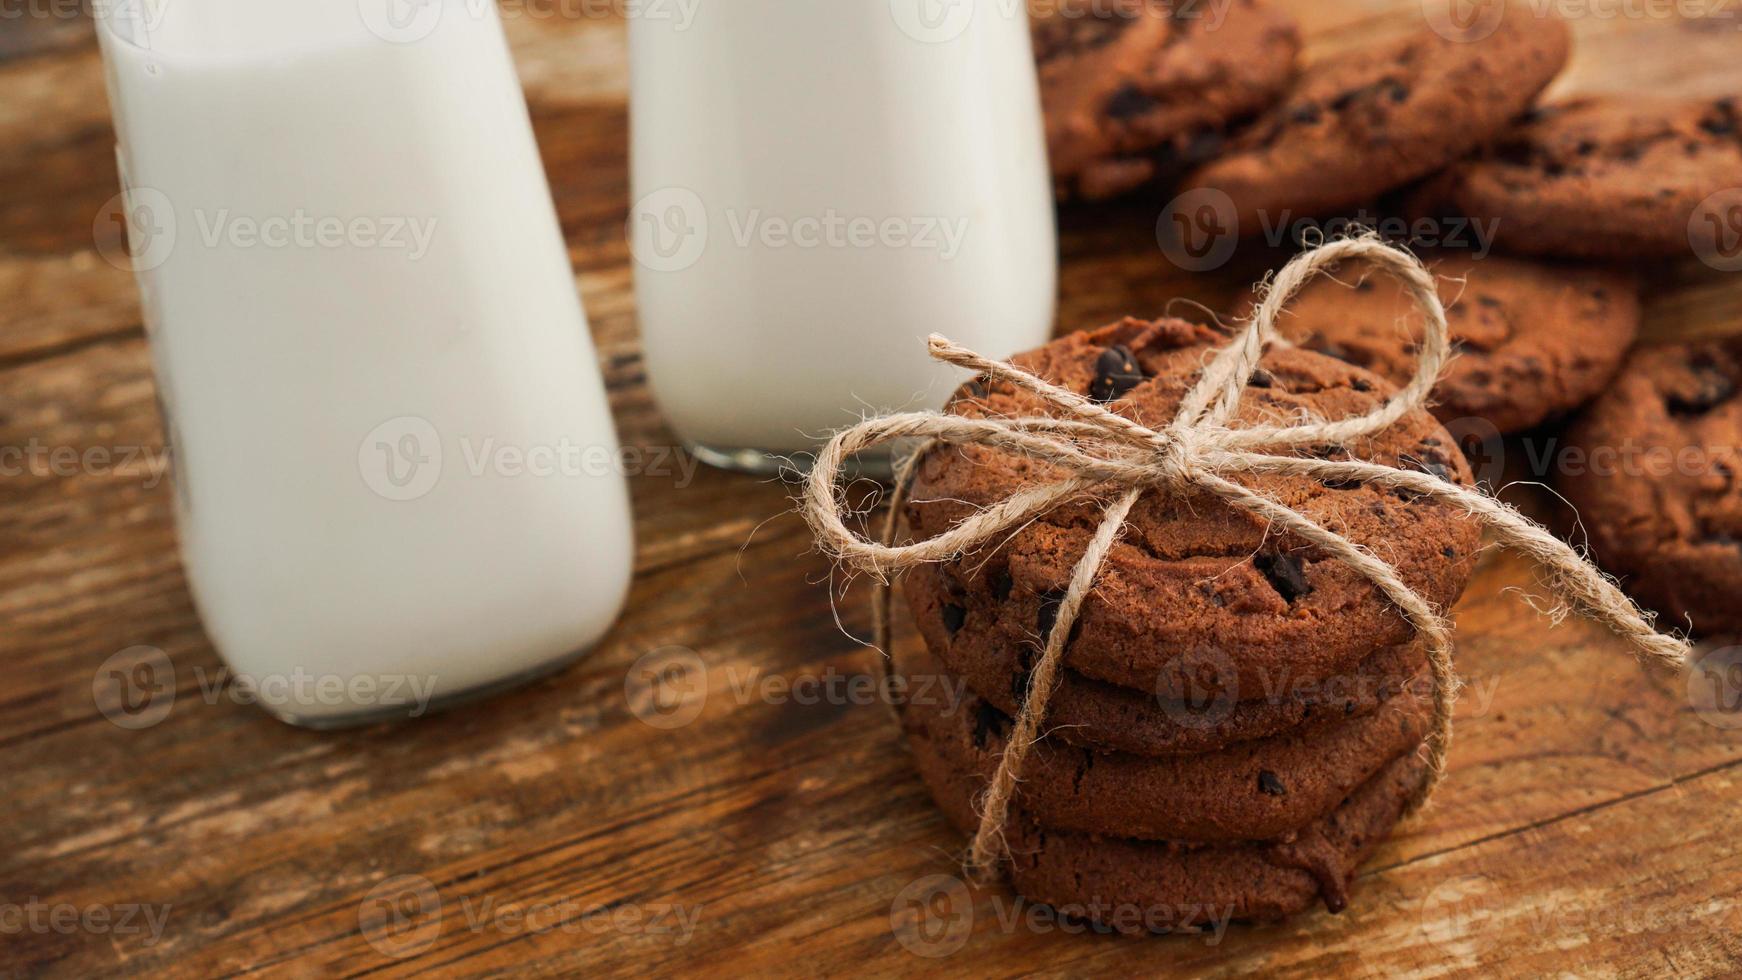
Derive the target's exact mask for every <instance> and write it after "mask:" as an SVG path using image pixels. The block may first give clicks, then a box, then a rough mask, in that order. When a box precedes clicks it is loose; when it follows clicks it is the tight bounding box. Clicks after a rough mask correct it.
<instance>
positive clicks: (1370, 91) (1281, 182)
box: [1186, 0, 1570, 236]
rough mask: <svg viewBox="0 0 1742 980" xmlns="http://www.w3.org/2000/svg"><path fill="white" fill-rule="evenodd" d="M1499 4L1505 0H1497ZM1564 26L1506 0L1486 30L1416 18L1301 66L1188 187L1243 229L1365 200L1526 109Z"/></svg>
mask: <svg viewBox="0 0 1742 980" xmlns="http://www.w3.org/2000/svg"><path fill="white" fill-rule="evenodd" d="M1501 2H1506V0H1501ZM1569 47H1570V42H1569V38H1568V33H1567V29H1566V26H1565V25H1564V24H1563V23H1562V22H1561V21H1559V20H1558V19H1556V18H1554V17H1552V16H1543V17H1538V16H1536V15H1535V14H1534V13H1533V12H1532V11H1531V9H1530V7H1529V5H1528V4H1526V3H1525V2H1524V0H1510V2H1509V4H1508V6H1507V9H1506V10H1505V13H1504V17H1503V18H1502V20H1501V21H1500V22H1499V24H1498V27H1497V28H1496V29H1495V30H1494V31H1493V32H1492V33H1482V32H1477V33H1474V34H1471V35H1470V36H1467V37H1466V36H1458V35H1455V34H1453V35H1451V36H1448V35H1447V34H1442V33H1440V32H1437V31H1434V30H1430V29H1427V28H1425V27H1424V28H1422V29H1421V30H1419V31H1417V32H1416V33H1414V34H1412V35H1410V36H1408V37H1405V38H1403V39H1401V40H1396V41H1391V42H1386V43H1380V44H1377V45H1374V46H1372V47H1369V48H1364V49H1359V50H1354V51H1342V52H1338V53H1336V54H1334V55H1330V56H1327V57H1326V58H1325V59H1324V60H1322V61H1320V62H1318V63H1317V64H1314V65H1312V66H1311V67H1309V68H1307V69H1306V71H1305V72H1303V73H1302V75H1301V77H1300V80H1299V81H1298V82H1297V83H1296V85H1295V86H1294V88H1293V90H1292V91H1291V92H1290V93H1289V94H1288V95H1287V96H1286V97H1285V98H1284V100H1283V101H1282V103H1281V104H1280V105H1279V106H1277V107H1276V108H1274V109H1272V110H1271V111H1270V112H1269V113H1267V114H1266V115H1265V116H1264V117H1263V118H1261V119H1260V120H1259V121H1258V122H1257V123H1255V124H1254V125H1253V126H1251V127H1250V128H1248V129H1247V130H1245V131H1244V132H1243V133H1241V134H1240V135H1239V136H1238V137H1237V138H1236V140H1235V142H1234V143H1233V144H1232V146H1231V147H1230V148H1229V151H1228V152H1227V154H1226V155H1224V156H1223V157H1221V158H1220V159H1217V160H1215V161H1212V162H1211V163H1209V164H1207V165H1206V166H1204V167H1202V168H1201V169H1199V170H1198V171H1196V172H1195V173H1194V174H1192V175H1191V176H1190V177H1189V178H1188V179H1187V181H1186V186H1187V187H1189V188H1206V189H1212V190H1216V191H1220V192H1222V193H1224V194H1227V195H1228V196H1229V197H1230V198H1231V199H1232V200H1233V205H1234V217H1236V218H1237V219H1238V221H1239V230H1240V233H1241V234H1243V235H1247V236H1252V235H1257V234H1259V233H1260V232H1262V231H1263V230H1264V229H1265V228H1266V227H1278V226H1281V225H1282V224H1284V223H1286V222H1287V221H1288V220H1290V216H1293V217H1295V218H1300V217H1310V216H1313V215H1318V214H1327V213H1331V212H1334V211H1338V210H1341V209H1344V208H1349V207H1353V206H1355V205H1358V204H1362V203H1363V202H1366V201H1368V200H1371V199H1372V198H1374V197H1376V196H1378V195H1380V194H1382V193H1384V192H1386V191H1388V190H1390V189H1392V188H1396V187H1400V186H1402V185H1404V184H1406V183H1409V182H1410V181H1413V180H1417V179H1419V178H1422V177H1425V176H1427V175H1428V174H1430V173H1433V172H1434V171H1436V170H1438V169H1440V168H1441V167H1444V166H1445V165H1447V164H1449V163H1451V162H1453V161H1455V160H1457V159H1458V158H1459V157H1461V156H1463V155H1464V154H1466V153H1469V152H1470V151H1471V150H1473V149H1475V148H1476V147H1478V146H1480V145H1482V144H1483V143H1485V142H1487V141H1488V140H1489V139H1491V138H1493V137H1494V136H1495V135H1497V134H1499V133H1500V132H1502V131H1503V130H1504V129H1505V128H1506V126H1507V125H1508V124H1509V123H1510V122H1511V121H1512V120H1514V119H1515V118H1517V117H1518V116H1519V115H1520V114H1522V113H1523V112H1524V111H1525V110H1526V109H1528V108H1529V106H1530V104H1531V102H1532V101H1534V100H1535V98H1536V95H1537V93H1538V92H1540V91H1541V90H1542V89H1543V88H1544V87H1545V86H1547V85H1548V83H1549V82H1550V81H1551V80H1552V79H1553V78H1554V77H1555V75H1556V74H1557V73H1558V72H1559V71H1560V69H1561V67H1562V66H1563V65H1564V64H1565V62H1566V59H1567V53H1568V50H1569Z"/></svg>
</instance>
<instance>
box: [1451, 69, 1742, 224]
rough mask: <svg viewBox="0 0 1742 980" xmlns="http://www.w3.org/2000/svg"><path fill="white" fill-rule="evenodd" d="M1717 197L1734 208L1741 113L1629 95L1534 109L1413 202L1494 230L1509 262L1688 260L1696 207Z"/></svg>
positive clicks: (1717, 105) (1740, 168) (1740, 173)
mask: <svg viewBox="0 0 1742 980" xmlns="http://www.w3.org/2000/svg"><path fill="white" fill-rule="evenodd" d="M1726 190H1732V191H1737V192H1738V195H1739V200H1742V111H1739V108H1738V101H1737V100H1736V99H1715V100H1706V101H1671V100H1666V99H1659V98H1652V97H1648V96H1639V95H1631V94H1630V95H1626V96H1619V95H1617V96H1595V97H1589V98H1581V99H1575V100H1571V101H1567V102H1561V103H1557V104H1555V105H1551V106H1546V107H1544V108H1541V109H1538V110H1537V111H1536V112H1534V113H1532V114H1531V115H1530V116H1529V117H1528V118H1527V119H1526V120H1525V121H1524V122H1523V123H1521V124H1520V125H1519V126H1518V127H1517V128H1515V129H1514V130H1512V131H1511V132H1510V133H1508V134H1507V135H1506V136H1505V137H1504V138H1503V139H1501V140H1499V141H1497V142H1496V143H1495V144H1494V145H1493V146H1492V147H1491V148H1489V149H1488V150H1486V151H1485V152H1483V153H1481V154H1479V155H1477V156H1475V157H1473V158H1471V159H1470V160H1467V161H1465V162H1463V163H1460V164H1458V165H1457V166H1455V167H1453V168H1451V169H1450V170H1448V171H1447V172H1446V173H1445V174H1444V175H1442V176H1441V177H1439V178H1436V179H1435V180H1433V181H1430V182H1429V183H1428V184H1427V185H1426V186H1425V187H1424V188H1423V189H1422V191H1421V192H1420V193H1419V194H1418V195H1417V196H1416V200H1417V202H1418V204H1417V207H1418V209H1420V210H1423V211H1428V212H1434V211H1440V212H1446V211H1449V212H1455V213H1459V214H1465V215H1471V216H1479V217H1485V218H1489V219H1493V220H1497V221H1498V222H1499V224H1498V229H1499V238H1498V241H1499V242H1500V244H1501V245H1502V246H1503V247H1505V248H1506V249H1508V250H1511V251H1517V252H1525V253H1531V254H1537V255H1565V256H1582V257H1591V258H1614V259H1634V258H1639V257H1642V256H1670V255H1678V254H1679V255H1685V254H1688V253H1689V249H1690V245H1693V244H1695V243H1693V242H1690V235H1699V234H1700V233H1701V232H1702V229H1700V228H1699V227H1698V219H1699V217H1700V211H1701V209H1702V206H1703V205H1706V203H1707V201H1708V199H1709V198H1710V197H1711V196H1712V195H1714V194H1718V193H1720V192H1722V191H1726ZM1690 223H1692V224H1693V227H1692V228H1690ZM1722 230H1723V229H1722V228H1720V231H1722Z"/></svg>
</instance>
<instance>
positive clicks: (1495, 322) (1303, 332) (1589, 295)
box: [1239, 250, 1639, 432]
mask: <svg viewBox="0 0 1742 980" xmlns="http://www.w3.org/2000/svg"><path fill="white" fill-rule="evenodd" d="M1421 257H1422V259H1423V260H1424V261H1426V262H1427V263H1428V264H1429V265H1430V267H1431V268H1432V269H1433V272H1434V274H1435V275H1436V276H1438V277H1439V281H1440V299H1441V301H1442V302H1444V303H1445V304H1446V320H1447V323H1448V324H1449V326H1450V327H1451V334H1452V344H1453V347H1454V349H1455V351H1456V352H1457V356H1456V357H1455V358H1453V360H1452V361H1451V363H1450V364H1449V365H1448V366H1447V367H1446V370H1445V373H1444V374H1443V376H1442V377H1441V379H1440V382H1439V384H1438V385H1436V386H1435V388H1434V400H1435V402H1436V405H1435V406H1434V414H1435V415H1437V416H1439V418H1440V419H1442V420H1444V421H1446V422H1448V423H1450V422H1452V421H1453V420H1456V419H1462V418H1480V419H1486V420H1487V421H1488V422H1489V423H1491V424H1492V425H1493V426H1494V427H1495V428H1496V429H1498V430H1499V431H1501V432H1517V431H1520V430H1522V429H1528V428H1530V427H1532V426H1535V425H1538V424H1540V423H1542V422H1545V421H1547V420H1549V419H1552V418H1555V417H1557V416H1560V415H1563V414H1565V413H1567V412H1570V411H1572V410H1573V409H1575V408H1577V407H1579V406H1580V405H1583V404H1584V403H1585V402H1587V401H1589V400H1590V399H1591V398H1593V397H1595V396H1596V395H1597V393H1598V392H1600V391H1602V390H1603V388H1604V386H1606V385H1607V384H1608V383H1609V380H1610V379H1611V378H1613V377H1614V376H1615V372H1616V371H1617V370H1619V369H1620V367H1621V361H1622V359H1623V358H1624V357H1625V356H1626V354H1627V349H1628V348H1629V347H1630V346H1631V345H1632V343H1633V338H1634V336H1635V335H1636V334H1637V333H1638V330H1639V290H1638V284H1637V282H1636V281H1635V279H1634V278H1633V277H1632V276H1631V275H1629V274H1627V273H1625V272H1620V271H1616V270H1612V269H1607V268H1597V267H1585V266H1577V265H1565V264H1550V263H1542V262H1532V261H1528V260H1520V259H1508V258H1502V257H1499V256H1488V257H1485V258H1477V257H1476V256H1475V255H1473V254H1472V253H1470V252H1467V251H1455V250H1427V251H1423V252H1422V253H1421ZM1365 271H1366V269H1365V268H1364V267H1354V268H1348V269H1338V270H1336V277H1337V278H1336V279H1320V280H1318V281H1316V282H1314V283H1312V284H1311V285H1309V286H1308V287H1307V288H1306V289H1305V290H1304V291H1302V292H1301V293H1300V294H1299V295H1298V296H1297V297H1296V298H1295V300H1294V301H1293V302H1292V303H1291V304H1289V308H1288V311H1287V312H1286V313H1285V314H1284V315H1283V316H1282V317H1281V319H1279V320H1278V321H1277V327H1278V329H1279V330H1280V331H1281V332H1282V335H1283V336H1284V337H1286V338H1288V339H1289V340H1292V341H1294V342H1295V343H1298V344H1300V345H1301V346H1303V347H1305V348H1307V349H1308V350H1316V351H1319V352H1320V353H1324V354H1329V355H1331V356H1333V357H1336V358H1338V359H1340V360H1345V361H1349V362H1351V363H1353V364H1359V365H1360V366H1362V367H1364V368H1367V369H1368V370H1370V371H1373V372H1374V373H1375V374H1378V375H1381V376H1382V377H1384V378H1386V379H1388V380H1390V381H1392V382H1393V383H1396V384H1399V385H1401V384H1406V383H1408V381H1409V379H1410V378H1411V377H1412V376H1414V374H1415V370H1416V365H1417V363H1418V358H1417V349H1418V348H1417V345H1418V343H1419V342H1420V339H1421V336H1422V317H1421V314H1420V313H1419V312H1418V311H1416V310H1415V308H1414V304H1413V302H1412V301H1411V300H1410V299H1409V297H1408V295H1407V294H1406V293H1405V292H1404V290H1403V288H1402V287H1401V286H1399V285H1398V283H1397V282H1396V280H1394V279H1391V278H1390V277H1388V276H1382V275H1375V276H1371V277H1368V276H1366V275H1364V274H1363V273H1364V272H1365ZM1250 312H1251V310H1250V306H1248V307H1247V308H1246V309H1244V310H1241V311H1240V312H1239V315H1240V316H1247V315H1250Z"/></svg>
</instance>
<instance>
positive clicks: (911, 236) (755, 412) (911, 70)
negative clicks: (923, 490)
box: [629, 0, 1057, 468]
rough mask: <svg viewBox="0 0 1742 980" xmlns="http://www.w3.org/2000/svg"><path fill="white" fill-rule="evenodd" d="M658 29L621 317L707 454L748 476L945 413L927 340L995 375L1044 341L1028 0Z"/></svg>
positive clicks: (758, 17)
mask: <svg viewBox="0 0 1742 980" xmlns="http://www.w3.org/2000/svg"><path fill="white" fill-rule="evenodd" d="M680 11H683V12H684V14H685V15H684V16H679V12H680ZM661 12H662V8H660V7H659V6H658V5H654V6H652V7H650V8H648V10H647V12H646V13H644V14H643V15H641V16H637V17H634V18H633V19H632V20H631V22H630V27H629V40H630V59H631V75H632V84H631V124H632V137H633V139H632V144H633V183H634V189H633V195H632V196H633V197H634V198H636V206H635V207H634V209H633V210H632V212H631V218H630V220H631V227H630V236H631V243H632V245H633V246H634V252H635V257H636V259H637V265H636V270H635V271H636V299H637V304H638V306H639V308H640V317H641V331H642V342H643V345H644V347H645V349H646V356H647V366H648V372H649V377H650V380H651V382H652V386H653V390H654V394H655V395H656V396H657V398H658V401H659V404H660V406H661V408H662V409H663V410H664V411H665V414H666V417H667V418H668V419H669V421H670V423H671V425H672V427H673V428H674V429H675V430H676V431H677V433H678V435H679V436H680V437H681V438H682V439H684V440H685V441H686V442H689V443H691V444H693V445H695V446H697V447H701V448H700V449H699V450H698V451H701V452H703V455H704V458H708V459H710V460H711V461H715V462H723V463H727V464H730V465H741V466H746V467H749V468H756V467H757V465H758V464H759V463H760V462H762V457H761V456H760V454H758V453H751V452H734V450H745V449H753V450H772V451H776V452H793V451H802V450H805V449H809V448H811V447H813V446H814V445H815V444H816V442H817V441H818V440H819V439H820V438H821V437H824V436H826V435H827V434H828V432H829V431H830V430H832V429H836V428H839V427H841V426H844V425H849V424H851V423H853V422H856V421H858V420H859V419H860V418H861V417H862V416H863V415H864V414H865V413H867V412H876V411H883V410H900V409H906V410H914V409H920V408H928V407H937V406H939V405H941V404H942V403H943V400H944V399H945V398H946V397H947V395H948V394H949V392H950V390H951V389H952V388H953V387H954V385H955V384H957V383H959V382H960V380H961V377H960V374H959V372H955V371H953V370H952V369H945V368H940V367H939V366H937V365H935V364H934V363H932V362H931V361H930V360H929V359H928V358H927V356H926V353H925V345H924V340H925V337H926V335H927V334H929V333H932V332H934V331H936V332H939V333H943V334H946V335H948V336H949V337H951V338H953V339H955V340H957V341H960V342H962V343H965V344H967V345H968V346H970V347H972V348H974V349H976V350H979V351H980V352H982V353H985V354H988V355H991V356H994V357H1004V356H1007V355H1009V354H1012V353H1015V352H1017V351H1020V350H1024V349H1026V348H1031V347H1036V346H1039V345H1040V344H1042V343H1044V342H1045V341H1046V339H1047V337H1048V335H1049V331H1050V327H1051V323H1052V317H1053V301H1054V289H1055V285H1056V265H1057V247H1056V241H1055V233H1054V228H1053V215H1052V201H1051V193H1050V186H1049V183H1048V178H1047V170H1046V155H1045V144H1044V141H1043V136H1042V128H1041V119H1040V104H1039V97H1038V95H1037V89H1036V83H1035V74H1034V61H1033V57H1032V54H1031V50H1030V45H1029V36H1028V25H1027V20H1026V16H1027V9H1026V6H1025V5H1024V4H1023V3H1021V2H1020V0H1016V2H1010V0H978V2H976V0H960V2H953V3H939V2H937V0H827V2H821V0H730V2H714V3H710V2H706V0H703V2H700V3H697V4H695V5H693V7H690V8H687V10H686V9H685V8H683V7H681V6H679V5H671V6H669V7H666V8H663V12H664V15H663V16H662V15H661ZM964 15H967V16H965V17H964ZM708 449H713V450H721V451H723V452H717V453H709V452H707V451H706V450H708Z"/></svg>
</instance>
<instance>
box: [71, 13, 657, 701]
mask: <svg viewBox="0 0 1742 980" xmlns="http://www.w3.org/2000/svg"><path fill="white" fill-rule="evenodd" d="M412 9H414V10H415V9H417V8H415V7H414V8H412ZM430 9H433V10H436V11H438V12H439V14H440V17H439V23H434V24H433V25H432V24H431V23H430V22H428V21H424V22H418V23H409V24H408V23H402V22H398V21H380V20H378V21H376V22H375V23H377V25H380V24H387V25H388V27H390V28H391V29H392V30H398V31H401V32H402V33H401V34H400V35H398V36H397V37H396V41H398V42H400V43H389V42H388V41H386V40H383V39H382V38H381V37H380V36H377V33H376V32H372V31H371V30H369V29H366V27H365V21H364V20H363V19H362V18H361V17H359V5H358V0H295V3H290V2H288V0H169V2H168V3H167V4H166V5H165V6H164V7H163V8H162V9H161V11H148V12H147V22H148V26H149V27H150V28H151V29H150V31H149V32H148V33H145V34H141V33H138V32H137V26H138V25H137V24H134V25H132V26H130V25H129V24H126V23H116V24H109V25H106V26H105V27H104V28H103V29H101V30H100V35H101V36H102V40H103V48H104V53H105V60H106V63H107V65H108V68H109V72H110V98H111V102H112V103H113V107H114V111H115V115H116V120H117V129H118V132H119V134H120V142H121V160H122V167H123V171H124V174H123V177H124V180H126V181H127V182H128V185H129V188H130V193H129V206H130V218H131V219H132V223H133V227H134V249H135V256H136V266H137V268H138V269H139V273H140V285H141V290H142V293H143V295H144V298H145V305H146V309H147V322H148V326H149V327H150V328H151V343H152V349H153V352H154V357H155V360H156V367H157V374H158V381H159V386H160V389H161V391H162V393H163V398H164V403H165V412H166V415H167V417H168V421H169V423H170V431H171V434H172V440H173V443H174V450H175V454H176V468H177V474H178V494H179V506H178V511H179V513H178V519H179V524H180V531H181V545H182V553H183V559H184V562H185V564H186V566H187V574H188V578H189V580H190V582H191V583H192V586H193V591H194V594H195V598H196V601H197V604H198V606H199V609H200V613H201V616H202V618H203V619H204V622H205V625H206V629H207V631H208V633H209V634H210V635H211V637H212V640H213V642H214V643H215V644H216V646H217V648H218V650H219V651H220V652H221V653H222V655H223V657H224V658H225V660H226V661H227V662H228V664H229V666H230V667H231V669H232V670H233V671H234V672H235V673H236V674H237V675H239V676H240V677H242V678H248V679H252V681H253V682H254V689H256V690H257V691H258V696H259V697H260V699H261V700H262V701H263V702H264V703H265V704H266V705H267V707H269V709H271V710H272V711H274V712H275V713H277V714H279V715H280V716H281V717H285V718H287V720H293V721H297V722H299V723H305V724H313V725H329V724H337V723H344V722H348V721H356V720H362V719H366V718H369V717H374V716H380V715H406V714H415V713H417V709H418V708H419V707H421V706H422V705H423V704H424V703H425V702H426V701H427V700H428V699H430V698H434V699H436V700H442V699H451V698H455V697H458V696H461V695H473V694H477V693H481V692H482V691H485V690H489V689H492V688H495V687H498V686H501V685H503V684H505V683H507V682H510V681H512V680H515V679H519V678H522V677H524V676H527V675H530V674H533V673H537V672H540V671H543V670H547V669H550V668H552V667H554V666H555V665H557V664H559V663H561V662H564V661H565V660H566V659H567V658H568V657H570V656H571V655H573V654H575V653H577V652H579V651H580V650H582V649H584V648H586V647H588V646H589V645H591V644H593V643H594V642H595V641H597V640H598V639H599V638H600V636H601V635H602V634H603V633H604V632H605V631H606V629H607V628H608V627H609V626H610V624H611V622H612V620H613V619H614V617H615V616H616V614H617V611H618V609H619V608H620V606H621V603H622V601H623V598H624V595H625V592H626V589H627V584H628V578H629V572H630V567H631V555H632V542H631V525H630V514H629V508H628V500H627V493H626V488H625V483H624V480H623V478H622V475H621V472H620V470H619V468H618V465H617V459H618V455H617V441H616V436H615V433H614V431H613V428H612V422H611V416H610V412H609V408H608V406H607V404H606V400H605V396H604V391H603V386H602V384H601V381H600V378H599V374H598V369H597V365H596V361H595V358H594V352H593V347H592V342H591V339H590V337H589V336H588V333H587V327H586V321H585V318H584V314H583V313H582V310H581V307H580V302H579V300H578V298H577V296H576V292H575V286H574V281H573V275H572V271H571V269H570V267H569V264H568V258H567V253H566V250H565V247H564V244H563V240H562V236H561V233H560V230H559V228H558V225H557V221H556V216H555V211H554V208H553V207H552V204H551V200H550V192H549V188H548V185H547V183H546V181H545V177H544V173H543V171H542V169H541V166H540V162H539V157H538V153H537V148H536V146H535V145H534V141H533V136H532V130H531V126H530V123H529V121H528V118H527V112H526V106H525V102H524V100H523V98H522V95H521V91H520V88H519V85H518V83H517V81H516V79H515V75H514V71H513V65H512V63H511V61H510V58H509V54H508V50H507V47H506V44H505V42H504V39H503V36H502V30H501V25H500V23H499V22H498V20H497V15H496V10H495V7H494V5H493V4H481V5H479V4H473V5H471V6H470V7H468V6H467V5H466V4H465V3H462V2H458V0H456V2H451V3H445V4H444V3H437V4H436V5H435V7H433V8H430ZM426 12H427V11H426ZM426 28H431V30H430V33H428V34H427V36H418V37H414V36H413V35H415V34H416V33H417V32H419V31H423V30H424V29H426ZM379 29H380V28H379V27H378V30H379ZM129 31H131V33H123V32H129ZM129 38H132V39H134V40H138V41H141V42H143V43H146V44H148V45H149V49H147V48H146V47H141V46H138V45H137V44H135V43H134V40H129ZM390 688H391V690H389V689H390Z"/></svg>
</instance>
